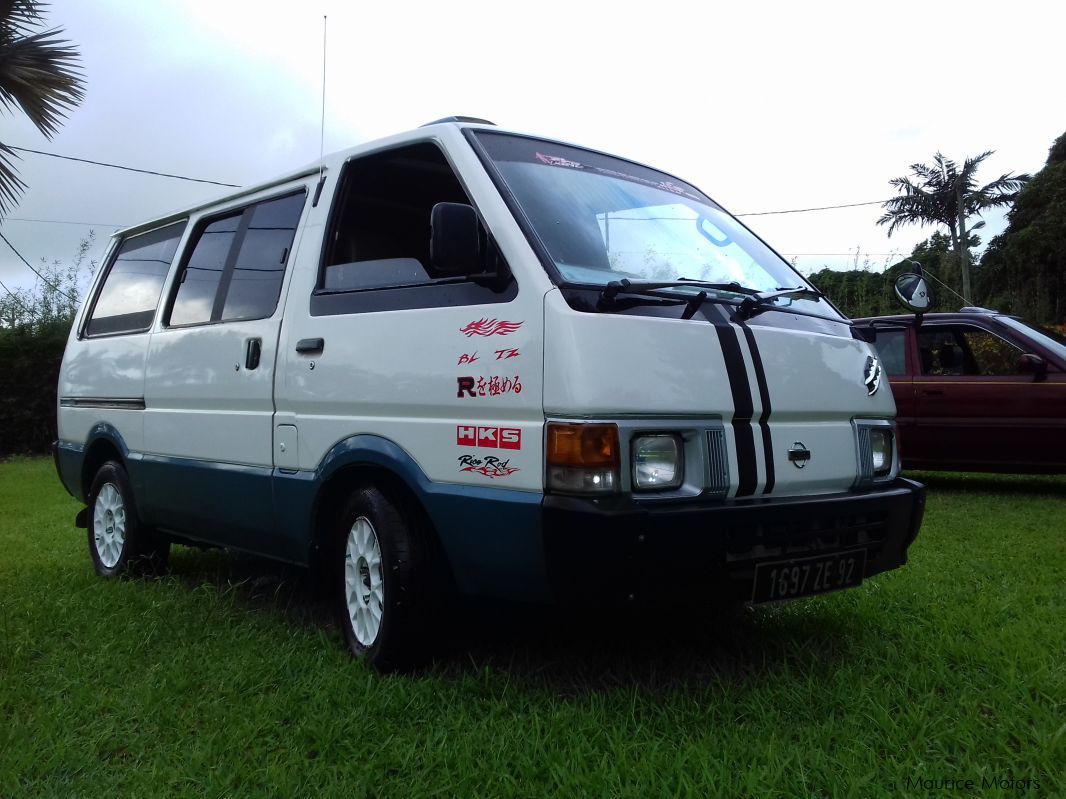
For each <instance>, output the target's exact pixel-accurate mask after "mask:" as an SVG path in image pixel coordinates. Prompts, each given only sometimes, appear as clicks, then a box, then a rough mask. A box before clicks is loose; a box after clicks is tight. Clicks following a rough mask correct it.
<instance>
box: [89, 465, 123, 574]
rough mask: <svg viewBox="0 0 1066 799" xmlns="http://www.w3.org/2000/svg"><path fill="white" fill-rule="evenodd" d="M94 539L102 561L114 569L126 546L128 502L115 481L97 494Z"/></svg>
mask: <svg viewBox="0 0 1066 799" xmlns="http://www.w3.org/2000/svg"><path fill="white" fill-rule="evenodd" d="M93 540H94V541H95V543H96V554H97V556H98V557H99V558H100V562H101V563H102V564H103V565H104V566H105V567H107V568H108V569H113V568H115V566H116V565H117V564H118V562H119V560H120V559H121V558H122V552H123V550H124V549H125V548H126V503H125V502H124V501H123V499H122V493H121V492H120V491H119V490H118V487H117V486H116V485H115V484H114V483H105V484H104V486H103V487H102V488H101V489H100V493H98V494H97V495H96V506H95V508H94V510H93Z"/></svg>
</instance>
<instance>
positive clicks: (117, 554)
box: [88, 461, 170, 577]
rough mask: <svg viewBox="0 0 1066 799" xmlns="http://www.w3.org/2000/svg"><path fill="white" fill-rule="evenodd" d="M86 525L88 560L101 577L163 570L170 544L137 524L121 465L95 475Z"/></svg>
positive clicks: (107, 465) (113, 463)
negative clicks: (89, 559)
mask: <svg viewBox="0 0 1066 799" xmlns="http://www.w3.org/2000/svg"><path fill="white" fill-rule="evenodd" d="M88 521H89V524H88V540H89V557H90V558H91V559H92V562H93V569H94V570H95V571H96V573H97V574H98V575H100V576H101V577H119V576H121V575H124V574H158V573H160V572H161V571H164V570H165V569H166V565H167V560H168V558H169V555H170V542H169V541H167V540H165V539H163V538H161V537H160V536H159V535H158V534H157V533H156V532H155V531H154V530H152V529H151V528H149V527H145V526H144V525H142V524H141V523H140V520H139V519H138V518H137V506H136V504H135V503H134V501H133V489H132V488H131V487H130V481H129V477H128V476H127V475H126V470H125V469H124V468H123V467H122V464H120V463H118V462H116V461H108V462H107V463H105V464H104V465H103V466H101V467H100V469H99V470H98V471H97V472H96V476H95V477H94V478H93V482H92V486H91V487H90V488H89V513H88Z"/></svg>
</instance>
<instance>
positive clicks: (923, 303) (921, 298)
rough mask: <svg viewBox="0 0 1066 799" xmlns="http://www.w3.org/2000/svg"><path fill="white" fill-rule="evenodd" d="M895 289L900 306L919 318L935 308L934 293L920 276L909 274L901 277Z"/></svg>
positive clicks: (897, 279)
mask: <svg viewBox="0 0 1066 799" xmlns="http://www.w3.org/2000/svg"><path fill="white" fill-rule="evenodd" d="M893 289H894V291H895V292H896V299H897V300H899V304H900V305H902V306H903V307H904V308H906V309H907V310H908V311H911V312H913V313H916V314H918V316H919V317H920V316H921V315H922V314H924V313H925V312H926V311H928V310H929V309H930V308H932V307H933V293H932V291H930V289H929V284H928V283H926V282H925V278H924V277H922V276H921V275H920V274H916V273H914V272H907V273H906V274H904V275H900V276H899V277H898V278H896V284H895V286H893Z"/></svg>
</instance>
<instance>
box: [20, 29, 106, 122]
mask: <svg viewBox="0 0 1066 799" xmlns="http://www.w3.org/2000/svg"><path fill="white" fill-rule="evenodd" d="M58 33H59V31H56V30H49V31H43V32H41V33H36V34H33V35H31V36H24V37H21V38H15V39H13V40H11V41H7V42H3V43H2V46H0V105H2V106H3V107H4V109H5V110H10V109H11V108H12V107H14V106H17V107H19V108H20V109H22V111H23V113H25V114H26V116H27V117H29V119H30V121H31V122H32V123H33V124H34V125H35V126H36V127H37V129H38V130H40V131H41V133H43V134H44V135H45V136H48V137H49V138H50V137H51V136H52V135H53V134H54V133H55V132H56V131H57V130H58V128H59V124H60V122H61V121H62V120H63V119H64V118H65V117H66V115H67V113H68V112H69V111H70V110H71V109H73V108H74V107H76V106H77V105H78V104H79V103H80V102H81V101H82V99H83V98H84V96H85V89H84V85H85V83H84V78H83V76H82V72H81V70H80V69H79V67H78V62H79V58H78V51H77V49H76V48H75V47H74V46H73V45H71V44H70V42H69V41H67V40H66V39H61V38H59V36H58Z"/></svg>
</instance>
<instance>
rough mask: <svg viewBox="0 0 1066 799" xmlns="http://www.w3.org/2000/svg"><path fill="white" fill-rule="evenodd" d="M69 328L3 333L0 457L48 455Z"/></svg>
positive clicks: (55, 324)
mask: <svg viewBox="0 0 1066 799" xmlns="http://www.w3.org/2000/svg"><path fill="white" fill-rule="evenodd" d="M69 331H70V325H69V323H67V322H53V323H50V324H48V325H39V326H36V327H34V328H30V327H19V328H14V329H10V328H9V329H0V455H14V454H22V453H43V452H47V451H48V449H49V447H50V446H51V444H52V442H53V441H55V439H56V387H57V384H58V382H59V366H60V363H61V362H62V360H63V348H64V347H65V346H66V343H67V334H68V332H69Z"/></svg>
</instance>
